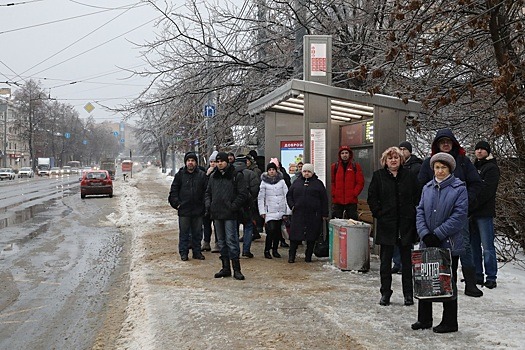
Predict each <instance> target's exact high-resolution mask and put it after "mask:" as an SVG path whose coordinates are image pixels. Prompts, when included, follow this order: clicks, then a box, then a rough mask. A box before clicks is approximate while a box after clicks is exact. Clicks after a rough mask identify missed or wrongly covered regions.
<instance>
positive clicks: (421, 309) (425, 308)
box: [411, 301, 432, 330]
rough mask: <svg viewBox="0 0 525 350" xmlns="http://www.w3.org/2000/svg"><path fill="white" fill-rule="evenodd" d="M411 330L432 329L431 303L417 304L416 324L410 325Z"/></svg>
mask: <svg viewBox="0 0 525 350" xmlns="http://www.w3.org/2000/svg"><path fill="white" fill-rule="evenodd" d="M411 327H412V329H413V330H418V329H429V328H432V303H431V302H428V301H419V302H418V304H417V322H416V323H413V324H412V326H411Z"/></svg>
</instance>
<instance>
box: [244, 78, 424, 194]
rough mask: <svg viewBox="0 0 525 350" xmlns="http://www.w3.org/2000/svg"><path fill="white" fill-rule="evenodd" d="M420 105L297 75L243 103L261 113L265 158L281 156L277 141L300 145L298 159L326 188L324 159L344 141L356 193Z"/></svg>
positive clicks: (250, 110)
mask: <svg viewBox="0 0 525 350" xmlns="http://www.w3.org/2000/svg"><path fill="white" fill-rule="evenodd" d="M420 110H421V104H420V103H419V102H416V101H411V100H405V101H403V100H401V99H399V98H397V97H393V96H386V95H381V94H375V95H371V94H369V93H366V92H362V91H356V90H350V89H344V88H339V87H334V86H330V85H326V84H323V83H319V82H317V81H309V80H297V79H294V80H291V81H289V82H287V83H286V84H284V85H282V86H281V87H279V88H277V89H275V90H274V91H272V92H271V93H269V94H267V95H265V96H263V97H261V98H259V99H258V100H256V101H254V102H252V103H250V104H249V106H248V113H249V114H250V115H254V116H256V117H260V118H264V145H265V146H264V155H265V156H266V159H267V160H269V158H270V157H278V158H279V159H281V154H282V149H283V146H286V145H290V144H292V145H295V146H297V145H302V147H303V149H302V157H303V161H304V162H305V163H307V162H310V163H313V165H314V169H315V172H316V174H317V175H318V176H319V178H320V179H321V180H322V181H323V182H324V183H325V185H326V187H327V190H328V191H329V193H330V191H331V188H330V187H331V186H330V170H329V169H330V164H331V163H332V162H335V161H336V160H337V155H338V149H339V147H340V146H341V145H348V146H350V147H351V148H352V150H353V153H354V160H355V161H357V162H359V163H360V164H361V166H362V168H363V173H364V176H365V189H364V190H363V191H362V192H361V197H362V198H366V193H367V189H368V184H369V183H370V180H371V177H372V173H373V171H374V170H376V169H378V167H379V159H380V157H381V154H382V153H383V151H384V150H385V149H386V148H388V147H390V146H397V145H398V144H399V143H400V142H401V141H403V140H405V137H406V125H407V122H409V121H411V120H412V119H413V118H416V117H417V115H418V113H419V112H420ZM283 166H284V167H285V168H286V169H287V170H288V164H284V163H283Z"/></svg>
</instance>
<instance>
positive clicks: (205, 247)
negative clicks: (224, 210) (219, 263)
mask: <svg viewBox="0 0 525 350" xmlns="http://www.w3.org/2000/svg"><path fill="white" fill-rule="evenodd" d="M217 154H219V152H218V151H213V152H212V153H211V155H210V159H209V164H208V169H206V176H207V177H208V178H209V177H210V175H211V174H212V173H213V171H214V170H215V167H216V166H217ZM202 231H203V239H202V246H201V250H202V251H204V252H206V251H211V252H212V253H218V252H219V243H218V239H217V231H215V232H214V230H213V228H212V220H211V219H210V217H209V216H206V215H204V217H203V218H202ZM212 232H214V236H215V244H214V246H213V248H212V247H211V234H212Z"/></svg>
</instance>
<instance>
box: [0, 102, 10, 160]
mask: <svg viewBox="0 0 525 350" xmlns="http://www.w3.org/2000/svg"><path fill="white" fill-rule="evenodd" d="M7 104H8V102H7V100H6V101H5V105H4V104H1V105H0V111H2V113H4V142H3V143H2V158H4V168H5V167H7Z"/></svg>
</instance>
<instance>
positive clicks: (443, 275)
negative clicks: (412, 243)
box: [412, 247, 457, 301]
mask: <svg viewBox="0 0 525 350" xmlns="http://www.w3.org/2000/svg"><path fill="white" fill-rule="evenodd" d="M412 278H413V280H414V297H415V298H417V299H419V300H425V301H448V300H454V299H455V298H456V296H457V293H455V292H454V286H453V278H452V255H451V253H450V249H448V248H436V247H428V248H424V249H418V250H412Z"/></svg>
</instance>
